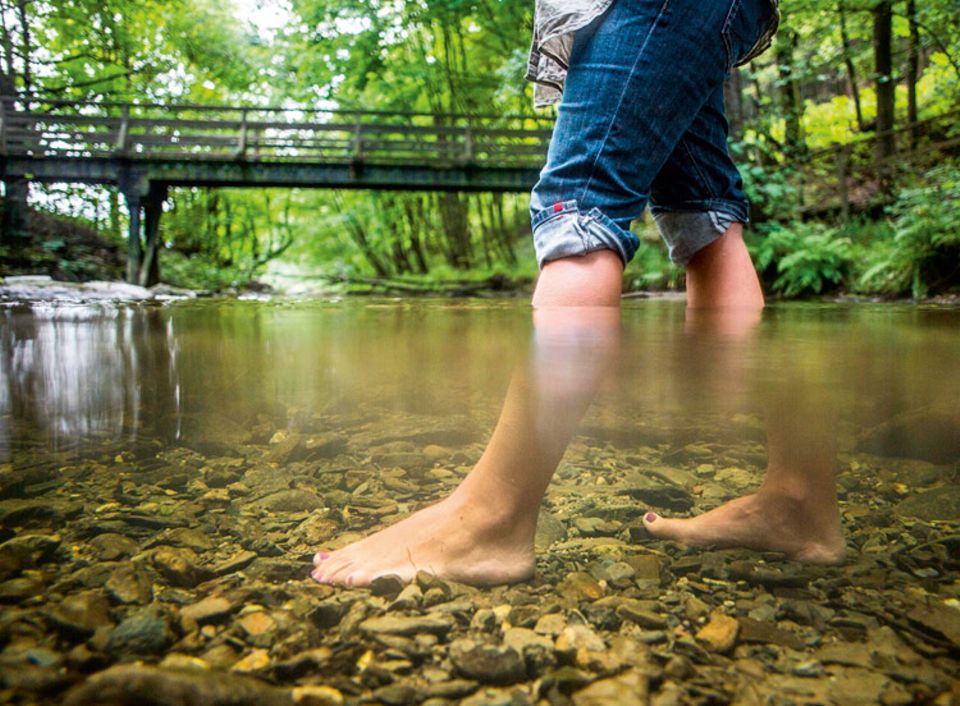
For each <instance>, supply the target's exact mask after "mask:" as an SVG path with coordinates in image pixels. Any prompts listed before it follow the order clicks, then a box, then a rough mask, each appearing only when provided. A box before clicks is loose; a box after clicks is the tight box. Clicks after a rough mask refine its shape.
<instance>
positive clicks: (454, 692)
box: [420, 679, 478, 699]
mask: <svg viewBox="0 0 960 706" xmlns="http://www.w3.org/2000/svg"><path fill="white" fill-rule="evenodd" d="M477 686H478V684H477V682H476V681H474V680H472V679H448V680H444V681H440V682H437V683H435V684H428V685H426V686H424V687H421V689H420V693H421V695H422V696H423V697H424V698H426V699H434V698H440V699H461V698H463V697H464V696H469V695H470V694H472V693H473V692H475V691H476V690H477Z"/></svg>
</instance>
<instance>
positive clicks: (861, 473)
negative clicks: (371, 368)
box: [0, 416, 960, 706]
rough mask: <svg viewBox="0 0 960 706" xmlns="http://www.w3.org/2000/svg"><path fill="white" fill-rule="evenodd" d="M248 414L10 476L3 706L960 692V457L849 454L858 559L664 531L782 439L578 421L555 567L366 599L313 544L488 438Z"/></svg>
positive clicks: (544, 531)
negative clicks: (334, 578) (624, 444)
mask: <svg viewBox="0 0 960 706" xmlns="http://www.w3.org/2000/svg"><path fill="white" fill-rule="evenodd" d="M388 422H389V423H388ZM227 426H228V427H229V428H228V429H227V431H226V432H224V433H222V434H221V435H220V437H216V436H215V435H212V434H210V433H205V434H204V438H205V441H204V442H203V443H200V442H198V443H193V444H188V443H184V444H183V445H169V444H161V443H159V442H153V441H149V440H147V441H137V442H135V443H117V442H107V443H104V444H103V445H102V446H100V447H99V448H98V449H97V450H96V452H95V453H84V454H78V453H59V454H50V453H47V452H43V453H41V452H39V451H38V452H37V453H36V454H33V455H31V454H29V453H27V452H18V454H17V455H16V456H14V461H13V462H12V463H10V464H7V465H5V466H0V498H2V499H0V528H2V529H0V532H2V535H0V538H2V540H3V543H2V544H0V603H2V618H0V644H2V645H3V649H2V652H0V683H2V689H0V702H3V703H15V704H41V703H44V704H46V703H58V702H64V703H67V704H71V705H74V706H83V705H87V704H158V705H163V706H167V705H170V706H173V705H174V704H208V705H212V706H217V705H219V704H224V705H225V704H231V705H232V706H242V705H247V704H250V705H253V704H257V705H263V704H265V705H267V706H270V705H273V704H278V705H279V704H284V705H285V704H305V705H324V706H326V705H336V704H360V703H382V704H391V705H400V704H417V703H419V704H427V705H430V706H434V705H439V704H448V703H463V704H469V705H471V706H479V705H481V704H483V705H491V706H492V705H494V704H498V705H500V704H502V705H507V704H510V705H514V704H516V705H519V704H574V705H576V706H592V705H594V704H597V705H599V704H612V703H617V704H647V703H651V704H657V705H660V706H663V705H666V704H690V703H692V704H708V703H709V704H714V703H740V704H753V703H756V704H770V703H784V704H787V703H790V704H807V703H809V704H824V703H837V704H862V703H881V704H885V705H887V706H893V705H895V704H910V703H917V702H919V703H933V704H938V705H944V706H945V705H947V704H954V703H960V682H958V679H957V677H958V673H960V672H958V668H960V581H958V579H960V532H958V525H960V523H958V521H957V518H958V517H960V507H958V505H960V490H958V485H957V482H956V481H957V469H956V468H955V467H953V466H950V465H936V464H932V463H928V462H925V461H918V460H895V459H889V458H882V457H878V456H872V455H869V454H865V453H852V452H851V453H847V454H844V455H842V456H841V458H840V459H839V468H840V473H839V476H838V484H839V490H840V498H841V510H842V516H843V521H844V529H845V532H846V535H847V538H848V544H849V550H850V552H849V553H850V558H849V560H848V561H847V562H846V563H845V564H843V565H841V566H836V567H811V566H805V565H800V564H795V563H791V562H786V561H782V560H781V559H780V558H779V557H777V556H774V555H763V554H756V553H752V552H741V551H707V550H694V549H684V548H681V547H679V546H677V545H674V544H672V543H669V542H658V541H653V540H651V539H650V538H648V537H646V536H645V533H644V530H643V528H642V524H641V522H640V518H641V516H642V514H643V513H644V512H645V511H647V510H648V509H651V508H652V509H655V510H658V511H660V512H662V513H663V514H665V515H674V516H676V515H683V514H686V513H698V512H702V511H703V510H705V509H709V508H711V507H714V506H716V505H717V504H719V503H720V502H723V501H724V500H727V499H730V498H732V497H736V496H737V495H740V494H742V493H744V492H746V491H748V489H749V488H751V487H754V486H755V485H756V484H758V483H759V481H760V480H761V477H762V467H763V464H764V451H763V446H762V444H760V443H758V442H755V443H751V442H744V441H743V440H742V439H741V440H739V441H736V442H730V441H724V440H722V439H716V440H710V439H707V440H705V441H698V442H696V443H687V444H684V445H677V444H674V443H668V442H662V441H657V440H655V439H650V440H649V445H646V446H644V445H637V444H638V443H640V444H642V439H640V441H639V442H637V440H636V439H635V440H634V442H635V443H633V444H632V445H631V446H630V448H620V447H617V446H614V445H611V444H610V443H609V442H600V441H598V440H596V439H590V438H585V437H580V438H578V440H577V441H576V442H575V443H574V444H573V445H572V447H571V448H570V449H569V451H568V453H567V455H566V457H565V460H564V463H563V465H562V466H561V468H560V470H559V472H558V474H557V476H556V478H555V481H554V483H553V485H552V486H551V488H550V491H549V493H548V497H547V499H546V501H545V503H544V507H543V510H542V513H541V518H540V524H539V530H538V537H537V545H538V550H539V556H538V564H537V574H536V577H535V579H534V580H532V581H530V582H528V583H523V584H519V585H516V586H505V587H496V588H492V589H474V588H470V587H467V586H462V585H457V584H452V583H448V582H445V581H442V580H440V579H438V578H436V577H433V576H430V575H428V574H424V573H421V574H420V575H418V576H417V579H416V582H415V583H413V584H411V585H407V586H404V585H402V584H401V583H399V582H398V581H396V580H394V579H392V578H390V577H385V578H382V579H380V580H378V581H377V582H376V583H375V585H374V586H373V587H372V588H371V589H347V588H332V587H329V586H321V585H318V584H316V583H314V582H313V581H311V580H309V578H308V571H309V569H310V567H311V562H310V558H311V556H312V554H313V553H314V552H315V551H316V550H317V549H318V548H320V547H330V546H338V545H341V544H344V543H346V542H348V541H350V540H351V539H355V538H357V537H359V536H363V535H364V534H366V533H368V532H369V531H371V530H373V529H376V528H378V527H381V526H384V525H387V524H390V523H392V522H394V521H395V520H396V519H397V518H399V517H401V516H403V515H404V514H406V513H408V512H410V511H413V510H415V509H417V508H419V507H422V506H423V505H425V504H427V503H429V502H432V501H434V500H436V499H438V498H440V497H442V496H443V495H444V494H445V493H446V492H448V491H449V490H450V489H451V488H452V487H453V486H454V485H456V483H457V482H458V481H459V479H460V478H461V477H462V476H463V475H464V474H465V473H466V472H467V471H468V470H469V468H470V467H471V464H472V463H473V462H474V461H475V460H476V458H477V457H478V456H479V454H480V452H481V450H482V443H481V442H482V440H480V439H476V438H471V437H470V436H469V435H464V434H463V433H462V432H461V431H458V429H462V428H463V427H456V426H451V428H449V429H445V428H437V421H436V420H435V419H433V420H425V419H423V420H417V419H413V418H410V417H404V418H402V419H399V418H398V419H396V420H384V419H383V418H378V419H376V420H370V419H365V418H362V417H359V416H358V417H356V418H344V417H337V418H330V417H323V416H313V417H310V418H308V419H305V420H301V421H300V422H298V423H297V424H294V425H290V424H286V425H285V426H284V428H282V429H279V428H277V427H276V426H275V425H274V423H273V422H271V421H270V420H269V419H266V418H261V419H260V421H259V422H258V423H256V424H255V425H253V426H252V427H251V428H239V427H236V426H235V425H234V426H229V425H227ZM329 429H336V430H337V431H335V432H332V431H325V430H329ZM384 429H390V430H391V431H390V433H389V434H386V433H385V432H384ZM424 429H429V430H430V431H424ZM211 439H213V440H211Z"/></svg>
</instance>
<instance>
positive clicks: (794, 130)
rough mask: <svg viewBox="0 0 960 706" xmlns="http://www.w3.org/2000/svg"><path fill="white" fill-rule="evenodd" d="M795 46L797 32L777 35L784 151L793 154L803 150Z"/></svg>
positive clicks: (786, 31)
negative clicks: (784, 125) (784, 128)
mask: <svg viewBox="0 0 960 706" xmlns="http://www.w3.org/2000/svg"><path fill="white" fill-rule="evenodd" d="M796 47H797V34H796V32H794V31H792V30H789V29H788V30H785V31H783V32H781V33H780V34H779V35H778V40H777V48H776V58H777V72H778V73H779V75H780V83H781V86H780V109H781V112H782V113H783V117H784V120H785V121H786V136H785V141H784V152H786V154H787V155H788V156H791V157H792V156H795V155H797V154H798V153H799V152H801V151H802V150H803V123H802V121H801V118H802V117H803V103H802V101H801V98H800V81H799V80H798V79H797V76H796V69H795V66H794V61H793V56H794V50H795V49H796Z"/></svg>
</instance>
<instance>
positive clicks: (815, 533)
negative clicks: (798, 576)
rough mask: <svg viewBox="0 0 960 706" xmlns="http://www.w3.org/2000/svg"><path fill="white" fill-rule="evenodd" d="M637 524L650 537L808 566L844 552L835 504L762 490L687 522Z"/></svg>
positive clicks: (654, 519)
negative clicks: (770, 555)
mask: <svg viewBox="0 0 960 706" xmlns="http://www.w3.org/2000/svg"><path fill="white" fill-rule="evenodd" d="M643 524H644V526H645V527H646V528H647V531H648V532H649V533H650V534H651V535H652V536H653V537H656V538H658V539H672V540H674V541H676V542H679V543H681V544H685V545H687V546H693V547H708V546H710V547H719V548H743V549H754V550H758V551H772V552H782V553H783V554H786V555H787V557H788V558H790V559H794V560H796V561H802V562H806V563H809V564H837V563H839V562H841V561H842V560H843V557H844V554H845V552H846V547H845V544H844V541H843V532H842V530H841V528H840V517H839V513H838V512H837V510H836V506H835V504H834V505H833V506H832V507H829V506H828V507H824V504H823V503H818V504H814V503H812V502H810V501H804V500H799V499H797V498H793V497H790V496H787V495H785V494H779V493H777V492H776V491H769V490H767V491H765V490H763V489H761V490H760V491H758V492H757V493H756V494H755V495H746V496H744V497H742V498H737V499H736V500H731V501H730V502H728V503H724V504H723V505H721V506H720V507H717V508H714V509H713V510H710V511H709V512H705V513H704V514H702V515H699V516H698V517H692V518H690V519H682V520H671V519H667V518H664V517H660V516H659V515H657V514H655V513H652V512H648V513H647V514H646V516H645V517H644V518H643Z"/></svg>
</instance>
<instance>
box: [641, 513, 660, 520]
mask: <svg viewBox="0 0 960 706" xmlns="http://www.w3.org/2000/svg"><path fill="white" fill-rule="evenodd" d="M643 519H645V520H646V521H647V522H653V521H654V520H655V519H657V515H656V513H653V512H648V513H647V514H646V515H644V518H643Z"/></svg>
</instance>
